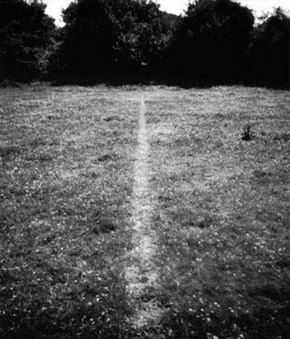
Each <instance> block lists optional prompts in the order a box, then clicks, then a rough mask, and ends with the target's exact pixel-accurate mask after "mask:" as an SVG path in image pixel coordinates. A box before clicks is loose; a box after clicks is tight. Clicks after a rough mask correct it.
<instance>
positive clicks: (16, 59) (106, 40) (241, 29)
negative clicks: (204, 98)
mask: <svg viewBox="0 0 290 339" xmlns="http://www.w3.org/2000/svg"><path fill="white" fill-rule="evenodd" d="M45 8H46V6H45V5H44V4H43V3H42V2H41V1H37V0H32V1H31V0H30V1H25V0H0V80H3V79H8V80H17V81H31V80H34V79H50V80H60V79H69V80H79V79H91V80H96V81H97V80H98V79H109V78H114V77H116V78H120V79H125V78H128V79H129V78H130V77H136V78H138V79H140V80H142V79H144V78H148V79H159V80H164V81H165V80H166V81H179V82H182V81H184V82H189V83H190V82H192V83H199V82H202V83H212V82H231V83H240V82H248V83H256V84H263V85H269V86H275V87H289V86H290V17H289V16H287V14H285V13H284V12H283V11H282V10H281V9H280V8H277V9H276V10H275V11H274V12H273V13H272V14H269V15H266V16H264V18H262V19H261V21H260V23H259V24H258V25H255V20H254V16H253V14H252V11H251V10H250V9H248V8H247V7H245V6H242V5H241V4H239V3H237V2H234V1H231V0H196V1H193V2H192V3H190V4H189V5H188V8H187V10H186V12H185V14H184V16H176V15H173V14H168V13H166V12H163V11H161V10H160V8H159V5H157V4H156V3H155V2H152V1H147V0H78V1H74V2H72V3H71V4H70V5H69V6H68V7H67V8H66V9H65V10H64V11H63V20H64V23H65V25H64V27H63V28H59V27H56V26H55V24H54V20H53V19H52V18H50V17H49V16H48V15H47V14H46V13H45Z"/></svg>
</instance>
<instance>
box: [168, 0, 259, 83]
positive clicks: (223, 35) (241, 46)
mask: <svg viewBox="0 0 290 339" xmlns="http://www.w3.org/2000/svg"><path fill="white" fill-rule="evenodd" d="M253 24H254V17H253V15H252V13H251V11H250V10H249V9H248V8H246V7H242V6H241V5H239V4H238V3H235V2H232V1H228V0H216V1H212V0H199V1H196V2H194V3H193V4H190V5H189V7H188V10H187V12H186V16H185V17H184V19H183V22H182V24H181V26H180V27H179V29H178V30H177V32H176V34H175V38H174V40H173V43H172V53H171V58H172V61H171V62H172V63H173V65H175V68H176V70H178V72H179V73H181V74H183V75H187V76H188V75H189V76H194V77H198V78H204V77H205V78H210V79H212V78H216V77H217V78H221V79H224V78H225V79H227V78H231V77H234V78H236V77H237V76H238V75H240V74H241V71H242V69H243V61H244V60H245V57H246V53H247V49H248V46H249V42H250V36H251V33H252V31H253Z"/></svg>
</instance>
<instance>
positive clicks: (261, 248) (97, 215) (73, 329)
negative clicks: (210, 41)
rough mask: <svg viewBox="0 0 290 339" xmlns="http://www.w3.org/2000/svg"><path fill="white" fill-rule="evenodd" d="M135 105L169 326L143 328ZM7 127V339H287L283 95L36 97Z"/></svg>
mask: <svg viewBox="0 0 290 339" xmlns="http://www.w3.org/2000/svg"><path fill="white" fill-rule="evenodd" d="M140 93H142V94H143V95H144V96H145V105H146V115H147V129H148V137H149V142H150V146H151V155H150V157H149V166H150V183H149V184H150V187H151V189H152V190H154V197H155V199H156V201H155V202H154V207H155V209H154V211H153V217H152V228H153V229H154V230H155V232H156V234H158V244H159V248H158V250H157V251H158V253H157V255H156V257H155V259H154V260H155V265H156V270H158V273H159V277H160V281H159V285H160V288H159V289H158V291H148V293H149V292H150V293H151V294H155V296H154V297H155V299H156V300H157V302H158V303H159V305H160V307H162V308H164V317H163V319H162V321H161V323H160V324H159V326H158V327H157V328H150V327H148V328H143V329H134V328H132V326H131V325H132V324H130V323H128V319H129V318H130V316H131V315H132V314H133V313H134V309H135V305H134V304H133V303H132V300H130V298H128V295H127V291H126V284H127V282H126V281H125V277H124V267H125V266H126V265H128V263H126V253H127V252H128V251H130V248H131V247H132V244H131V234H132V231H131V229H132V224H131V223H132V221H131V215H132V206H131V198H132V186H133V179H134V178H133V177H132V176H133V168H134V161H135V150H136V147H137V132H138V115H139V110H140V102H139V99H140ZM0 119H1V134H0V156H1V163H0V165H1V174H0V204H1V207H0V208H1V212H0V233H1V237H0V337H3V338H5V339H6V338H7V339H9V338H17V339H19V338H20V339H21V338H29V339H30V338H136V337H141V338H158V339H159V338H160V339H161V338H176V339H177V338H178V339H181V338H182V339H186V338H207V339H210V338H215V339H216V338H249V339H252V338H276V339H278V338H286V337H287V333H288V334H289V326H290V306H289V300H290V288H289V286H290V285H289V278H290V257H289V220H290V218H289V211H290V206H289V205H290V204H289V201H290V200H289V195H290V194H289V193H290V184H289V182H290V180H289V173H290V172H289V167H290V157H289V140H290V132H289V127H290V121H289V120H290V96H289V92H283V91H273V90H267V89H260V88H245V87H213V88H209V89H190V90H184V89H180V88H175V87H171V88H170V87H157V86H156V87H154V86H148V87H141V86H140V87H138V86H131V87H115V88H112V87H106V86H96V87H76V86H64V87H49V86H46V85H39V84H38V85H34V86H24V87H21V88H13V89H11V88H3V89H1V90H0ZM249 126H250V127H249ZM247 129H248V131H249V133H251V136H252V137H251V138H249V140H243V139H244V138H243V135H244V133H245V130H247ZM246 139H247V138H246Z"/></svg>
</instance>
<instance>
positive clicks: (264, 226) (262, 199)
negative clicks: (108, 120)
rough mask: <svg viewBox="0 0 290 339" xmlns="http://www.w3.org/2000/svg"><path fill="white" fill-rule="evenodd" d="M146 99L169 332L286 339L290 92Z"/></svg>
mask: <svg viewBox="0 0 290 339" xmlns="http://www.w3.org/2000/svg"><path fill="white" fill-rule="evenodd" d="M147 107H148V112H150V115H149V117H148V119H149V121H150V124H149V127H148V128H149V129H150V130H151V135H152V139H151V140H152V144H151V148H152V150H153V154H152V158H153V159H154V161H153V164H152V167H153V173H154V175H153V177H152V181H153V182H152V187H153V186H154V187H155V189H156V195H157V197H158V202H159V203H158V206H157V208H156V209H155V216H154V224H155V228H156V231H157V232H158V233H159V239H160V246H159V251H160V253H159V257H158V260H159V263H158V265H159V267H160V268H161V273H160V276H161V284H162V286H163V293H161V295H160V296H159V298H160V301H161V302H162V303H163V305H164V307H167V308H168V312H167V316H166V317H165V319H164V324H163V326H164V328H165V329H167V335H166V337H168V338H183V339H185V338H282V337H283V338H286V337H287V335H289V325H290V305H289V301H290V287H289V286H290V285H289V281H290V280H289V278H290V274H289V273H290V257H289V220H290V218H289V211H290V208H289V207H290V199H289V198H290V191H289V189H290V186H289V183H290V181H289V179H290V174H289V173H290V171H289V170H290V168H289V167H290V158H289V155H290V154H289V151H290V149H289V127H290V125H289V123H290V96H289V93H288V92H279V91H276V92H275V91H269V90H266V89H254V88H241V87H215V88H211V89H203V90H188V91H179V90H177V91H170V94H169V93H168V91H166V90H165V91H164V92H162V91H161V92H159V93H157V94H155V93H153V94H152V95H151V98H150V99H149V101H148V102H147ZM245 126H251V127H250V132H251V134H253V138H250V140H249V141H245V140H244V138H243V134H244V130H245Z"/></svg>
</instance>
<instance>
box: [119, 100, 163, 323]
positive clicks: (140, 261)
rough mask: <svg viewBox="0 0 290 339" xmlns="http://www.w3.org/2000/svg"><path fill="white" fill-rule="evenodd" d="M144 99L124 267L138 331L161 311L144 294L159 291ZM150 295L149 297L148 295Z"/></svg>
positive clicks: (159, 314) (158, 317)
mask: <svg viewBox="0 0 290 339" xmlns="http://www.w3.org/2000/svg"><path fill="white" fill-rule="evenodd" d="M145 110H146V109H145V102H144V97H143V96H142V97H141V104H140V116H139V131H138V147H137V150H136V160H135V167H134V186H133V198H132V211H133V212H132V224H133V235H132V242H133V250H132V251H131V252H130V253H128V262H129V264H128V266H127V267H125V277H126V281H127V291H128V294H129V295H130V297H131V298H132V301H133V302H136V305H137V306H136V310H135V314H134V315H133V317H132V318H131V319H129V321H130V323H131V324H132V325H133V326H134V327H136V328H141V327H143V326H146V325H149V324H151V325H154V324H157V323H158V320H159V319H160V317H161V309H160V308H159V307H158V305H157V304H156V302H155V301H154V298H153V299H151V300H148V299H150V297H149V296H148V292H147V295H146V290H148V288H149V289H150V290H152V289H153V290H156V289H157V288H158V272H157V269H156V267H155V265H154V256H155V254H156V248H157V244H156V242H157V239H156V233H155V232H154V230H153V229H152V227H151V223H150V222H151V220H150V218H151V215H152V210H153V205H154V201H153V200H154V198H153V196H152V192H150V189H149V178H150V168H149V161H148V158H149V154H150V144H149V141H148V136H147V127H146V114H145V113H146V112H145ZM151 294H152V293H150V295H151Z"/></svg>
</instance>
